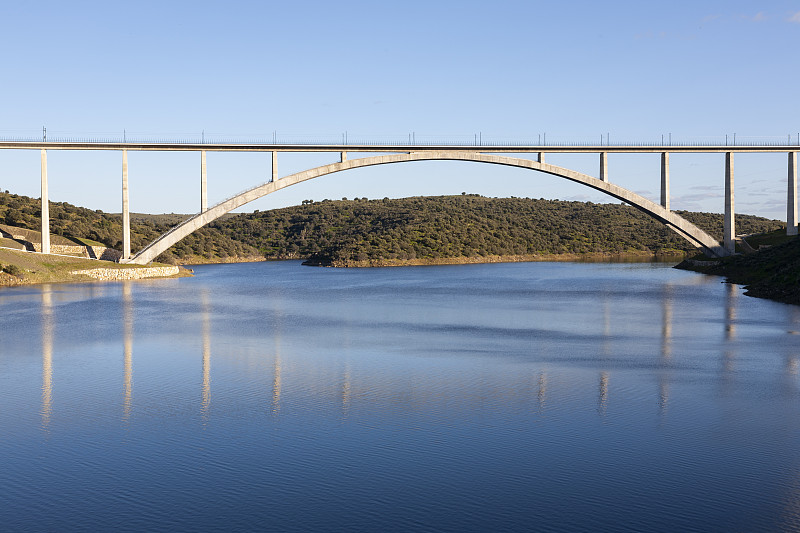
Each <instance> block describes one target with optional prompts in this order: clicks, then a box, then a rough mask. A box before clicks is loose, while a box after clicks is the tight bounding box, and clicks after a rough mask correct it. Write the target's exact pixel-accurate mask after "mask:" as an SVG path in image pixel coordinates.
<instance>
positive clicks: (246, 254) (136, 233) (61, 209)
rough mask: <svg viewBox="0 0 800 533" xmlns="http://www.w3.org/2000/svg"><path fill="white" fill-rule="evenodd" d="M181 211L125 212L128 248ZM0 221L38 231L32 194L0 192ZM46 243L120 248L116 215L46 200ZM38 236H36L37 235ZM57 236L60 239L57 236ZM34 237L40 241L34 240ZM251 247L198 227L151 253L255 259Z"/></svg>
mask: <svg viewBox="0 0 800 533" xmlns="http://www.w3.org/2000/svg"><path fill="white" fill-rule="evenodd" d="M185 218H186V217H185V216H182V215H174V214H173V215H133V214H132V215H131V249H132V250H133V251H134V252H135V251H136V250H138V249H140V248H142V247H143V246H144V245H146V244H147V243H149V242H151V241H153V240H154V239H155V238H156V237H158V236H159V235H161V234H162V233H164V232H165V231H167V230H168V229H169V228H170V227H171V226H173V225H174V224H177V223H178V222H180V221H181V220H183V219H185ZM0 224H7V225H9V226H15V227H18V228H27V229H28V230H32V231H34V232H37V233H36V234H37V235H38V232H39V231H40V230H41V207H40V205H39V199H38V198H30V197H27V196H22V195H17V194H11V193H8V192H0ZM50 232H51V234H52V237H51V242H53V243H54V244H55V243H57V242H62V241H71V242H74V241H76V240H79V241H86V240H87V239H88V240H89V241H93V242H96V243H100V244H102V245H104V246H108V247H110V248H115V249H117V250H122V217H121V216H120V215H119V214H109V213H104V212H103V211H92V210H91V209H86V208H84V207H77V206H74V205H71V204H69V203H66V202H50ZM37 239H41V237H37ZM59 239H61V240H59ZM36 242H41V241H39V240H37V241H36ZM260 258H261V256H260V254H259V253H258V250H256V249H255V248H253V247H251V246H249V245H247V244H245V243H243V242H241V241H237V240H235V239H231V238H230V237H227V236H226V235H223V234H221V233H220V232H219V231H217V230H214V229H212V228H202V229H200V230H199V231H196V232H195V233H193V234H192V235H189V236H188V237H186V238H185V239H183V240H182V241H181V242H179V243H177V244H175V246H173V247H171V248H170V249H169V250H167V251H166V252H164V253H163V254H161V255H160V256H158V257H157V258H156V261H157V262H159V263H166V264H177V263H182V264H190V263H203V262H225V261H232V260H236V261H246V260H254V259H260Z"/></svg>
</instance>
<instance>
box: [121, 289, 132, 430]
mask: <svg viewBox="0 0 800 533" xmlns="http://www.w3.org/2000/svg"><path fill="white" fill-rule="evenodd" d="M122 337H123V340H122V342H123V367H124V368H125V370H124V380H123V382H124V385H123V388H122V390H123V393H122V397H123V400H122V420H123V421H125V422H127V421H129V420H130V416H131V406H132V403H133V298H132V297H131V282H130V281H126V282H123V284H122Z"/></svg>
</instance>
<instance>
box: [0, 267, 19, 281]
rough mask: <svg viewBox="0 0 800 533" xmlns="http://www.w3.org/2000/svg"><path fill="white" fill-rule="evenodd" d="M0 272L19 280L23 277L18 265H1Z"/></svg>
mask: <svg viewBox="0 0 800 533" xmlns="http://www.w3.org/2000/svg"><path fill="white" fill-rule="evenodd" d="M0 271H1V272H5V273H6V274H11V275H12V276H15V277H17V278H21V277H23V275H24V274H23V272H22V269H21V268H20V267H19V266H17V265H13V264H12V265H0Z"/></svg>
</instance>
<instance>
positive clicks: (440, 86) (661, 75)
mask: <svg viewBox="0 0 800 533" xmlns="http://www.w3.org/2000/svg"><path fill="white" fill-rule="evenodd" d="M0 44H1V45H2V48H3V50H4V51H5V52H4V54H3V60H2V63H1V64H0V137H15V136H30V137H36V136H41V129H42V126H46V127H47V131H48V136H49V137H51V138H53V137H57V136H90V135H97V136H104V135H114V136H118V135H121V133H122V131H123V130H125V131H126V132H127V133H128V135H129V136H131V137H133V136H140V137H198V136H199V135H200V134H201V132H205V135H206V136H207V138H214V137H215V136H218V137H228V136H229V137H233V136H239V137H269V138H271V136H272V133H273V132H278V136H279V138H298V137H299V138H312V137H325V138H332V139H339V138H341V135H342V133H343V132H345V131H347V132H348V139H354V138H359V137H365V136H369V137H371V138H382V137H394V138H397V137H399V138H403V137H406V136H407V135H408V134H409V133H411V132H415V134H416V136H417V138H430V139H435V138H438V139H443V140H450V139H452V140H459V139H462V138H466V139H472V138H473V135H475V134H478V133H480V134H481V135H482V136H483V138H484V139H519V140H534V141H535V140H537V139H538V136H539V135H540V134H544V133H546V135H547V139H548V141H558V140H562V141H587V142H599V140H600V136H601V135H606V134H608V135H610V137H611V141H612V142H615V141H619V142H622V141H659V140H660V139H661V136H662V135H664V136H667V135H669V134H672V138H673V140H675V141H709V142H711V141H720V142H724V139H725V135H728V136H729V137H730V138H731V139H732V137H733V135H734V133H735V134H736V135H737V139H739V140H774V141H780V140H783V141H785V140H786V139H787V136H788V135H791V137H792V140H793V142H796V139H797V135H798V133H799V132H800V98H799V96H800V87H799V86H798V85H799V84H798V82H799V81H800V79H799V76H798V54H799V53H800V46H799V45H800V1H795V2H788V1H787V2H784V1H768V0H767V1H760V2H752V1H738V0H725V1H716V0H714V1H699V2H698V1H695V2H688V1H684V0H678V1H673V2H659V3H655V2H642V1H641V0H637V1H631V2H622V1H615V2H596V1H591V2H588V1H586V2H582V1H580V2H569V1H561V2H536V1H530V0H529V1H503V0H497V1H494V2H478V1H468V0H467V1H459V2H455V1H447V2H444V1H436V0H428V1H424V2H423V1H417V0H409V1H405V2H374V1H373V2H349V1H346V0H345V1H340V2H330V1H327V2H314V1H294V2H242V1H236V0H231V1H226V2H202V1H192V2H180V1H163V0H162V1H159V2H150V1H138V2H124V3H123V2H109V1H107V0H105V1H103V2H82V1H76V2H61V1H59V2H50V1H43V2H4V3H3V4H2V7H0ZM333 160H335V156H334V155H331V154H328V155H299V154H295V155H291V154H288V155H285V154H281V155H280V156H279V173H280V175H286V174H288V173H290V172H295V171H299V170H303V169H304V168H307V167H308V166H315V165H317V164H324V163H328V162H332V161H333ZM547 162H548V163H553V164H557V165H562V166H567V167H569V168H573V169H575V170H579V171H582V172H586V173H588V174H591V175H595V176H596V175H597V172H598V168H597V167H598V161H597V156H596V155H587V156H582V155H581V156H567V155H556V154H553V155H552V156H548V159H547ZM670 162H671V178H672V189H673V198H672V207H673V208H675V209H693V210H705V211H716V212H721V211H722V208H723V201H722V180H723V172H724V165H723V156H722V155H721V154H713V155H702V156H698V155H681V154H673V155H672V157H671V160H670ZM199 167H200V157H199V154H196V153H142V152H130V153H129V168H130V181H131V203H132V209H133V210H134V211H137V212H150V213H160V212H176V213H189V212H195V211H197V209H198V208H199V174H200V172H199ZM48 170H49V176H50V198H51V200H54V201H68V202H70V203H74V204H77V205H82V206H85V207H89V208H92V209H102V210H104V211H109V212H114V211H116V212H119V210H120V176H121V156H120V154H119V153H118V152H58V151H52V150H51V151H50V152H48ZM208 175H209V177H208V179H209V201H210V202H211V203H212V204H213V203H215V202H216V201H219V200H222V199H224V198H226V197H228V196H231V195H232V194H234V193H236V192H239V191H241V190H244V189H246V188H249V187H250V186H253V185H256V184H258V183H260V182H263V181H266V180H267V179H268V177H269V175H270V156H269V155H268V154H219V153H209V154H208ZM609 175H610V180H611V181H612V182H615V183H618V184H620V185H622V186H624V187H627V188H629V189H632V190H634V191H637V192H640V193H642V194H644V195H645V196H648V197H650V198H651V199H654V200H658V191H659V176H660V174H659V159H658V155H657V154H654V155H652V156H650V155H616V154H612V155H611V156H610V157H609ZM735 176H736V193H737V197H736V210H737V212H743V213H752V214H759V215H762V216H768V217H774V218H780V219H785V216H786V207H785V202H786V155H785V154H779V155H745V154H742V155H737V156H736V160H735ZM0 188H1V189H3V190H6V189H8V190H10V191H12V192H17V193H21V194H26V195H30V196H34V197H38V196H39V154H38V152H33V151H28V152H24V151H0ZM462 191H463V192H469V193H480V194H483V195H487V196H512V195H513V196H523V197H524V196H528V197H535V198H539V197H545V198H561V199H577V200H592V201H609V199H608V198H607V197H604V196H603V195H601V194H599V193H595V192H593V191H592V190H590V189H588V188H586V187H581V186H578V185H574V184H571V183H569V182H567V181H565V180H562V179H559V178H554V177H550V176H547V175H543V174H540V173H534V172H530V171H523V170H519V169H509V168H501V167H496V166H491V165H480V164H468V163H454V162H435V163H408V164H405V165H392V166H388V167H378V168H372V169H361V170H358V171H351V172H348V173H343V174H339V175H331V176H327V177H324V178H320V179H317V180H313V181H311V182H308V183H305V184H302V185H298V186H296V187H292V188H290V189H287V190H285V191H281V192H278V193H276V194H274V195H272V196H271V197H268V198H265V199H262V200H259V201H257V202H254V203H252V204H248V206H246V209H245V210H252V209H262V210H263V209H269V208H271V207H278V206H284V205H292V204H297V203H300V201H302V200H303V199H306V198H308V199H315V200H321V199H323V198H341V197H348V198H352V197H354V196H358V197H365V196H366V197H369V198H382V197H384V196H390V197H401V196H415V195H431V194H459V193H461V192H462Z"/></svg>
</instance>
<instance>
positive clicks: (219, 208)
mask: <svg viewBox="0 0 800 533" xmlns="http://www.w3.org/2000/svg"><path fill="white" fill-rule="evenodd" d="M342 159H343V161H341V162H339V163H331V164H329V165H323V166H320V167H316V168H312V169H309V170H304V171H302V172H298V173H296V174H291V175H289V176H286V177H284V178H281V179H277V180H273V181H270V182H268V183H264V184H262V185H258V186H256V187H253V188H252V189H249V190H247V191H245V192H243V193H241V194H239V195H237V196H234V197H232V198H229V199H227V200H224V201H222V202H220V203H219V204H217V205H215V206H213V207H211V208H209V209H207V210H205V211H203V212H201V213H198V214H196V215H194V216H192V217H191V218H189V219H187V220H185V221H183V222H182V223H180V224H178V225H177V226H175V227H174V228H172V229H171V230H169V231H168V232H166V233H164V234H163V235H161V236H160V237H159V238H158V239H156V240H155V241H153V242H152V243H150V244H149V245H147V246H145V247H144V248H143V249H142V250H140V251H139V252H138V253H137V254H136V255H135V256H133V257H132V258H131V259H130V261H129V262H131V263H136V264H141V265H144V264H147V263H150V262H151V261H153V260H154V259H155V258H156V257H158V256H159V255H160V254H161V253H163V252H165V251H166V250H167V249H168V248H169V247H170V246H172V245H173V244H175V243H176V242H178V241H180V240H181V239H182V238H184V237H186V236H187V235H189V234H190V233H192V232H194V231H196V230H197V229H199V228H201V227H203V226H205V225H206V224H208V223H210V222H212V221H214V220H216V219H217V218H219V217H221V216H222V215H224V214H226V213H229V212H230V211H233V210H234V209H237V208H239V207H241V206H243V205H245V204H247V203H249V202H252V201H253V200H257V199H258V198H261V197H263V196H266V195H268V194H271V193H273V192H275V191H278V190H280V189H284V188H286V187H290V186H292V185H296V184H297V183H301V182H304V181H308V180H311V179H314V178H318V177H321V176H326V175H328V174H333V173H335V172H342V171H345V170H351V169H355V168H362V167H370V166H375V165H386V164H391V163H403V162H408V161H432V160H447V161H472V162H477V163H488V164H494V165H504V166H510V167H518V168H526V169H530V170H538V171H540V172H544V173H546V174H551V175H553V176H559V177H562V178H565V179H568V180H571V181H574V182H576V183H581V184H583V185H587V186H589V187H591V188H593V189H595V190H598V191H601V192H604V193H605V194H608V195H609V196H612V197H614V198H616V199H618V200H621V201H623V202H626V203H628V204H630V205H632V206H634V207H636V208H637V209H639V210H641V211H643V212H645V213H647V214H648V215H650V216H651V217H653V218H655V219H656V220H658V221H660V222H661V223H663V224H665V225H667V226H668V227H670V228H672V229H673V230H675V231H676V232H677V233H678V234H679V235H681V236H682V237H684V238H686V239H687V240H689V241H690V242H692V243H693V244H694V245H695V246H699V247H701V248H703V249H704V250H705V252H706V253H707V254H709V255H712V256H718V257H721V256H725V255H729V252H728V251H726V250H725V249H724V248H723V247H722V246H721V245H720V243H719V242H717V241H716V240H715V239H714V238H713V237H711V236H710V235H708V234H707V233H706V232H704V231H703V230H701V229H700V228H698V227H697V226H695V225H694V224H692V223H690V222H689V221H687V220H685V219H683V218H681V217H680V216H678V215H676V214H675V213H674V212H672V211H670V210H669V209H666V208H664V207H663V206H661V205H659V204H657V203H655V202H652V201H650V200H648V199H647V198H644V197H643V196H640V195H638V194H636V193H634V192H632V191H629V190H627V189H624V188H622V187H619V186H617V185H614V184H611V183H608V182H607V181H603V180H600V179H598V178H594V177H592V176H589V175H587V174H582V173H580V172H576V171H574V170H570V169H567V168H562V167H558V166H555V165H548V164H545V163H543V162H538V161H532V160H529V159H522V158H516V157H507V156H503V155H492V154H484V153H479V152H459V151H440V152H434V151H420V152H410V153H401V154H390V155H378V156H372V157H363V158H358V159H347V160H345V158H344V157H342Z"/></svg>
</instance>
